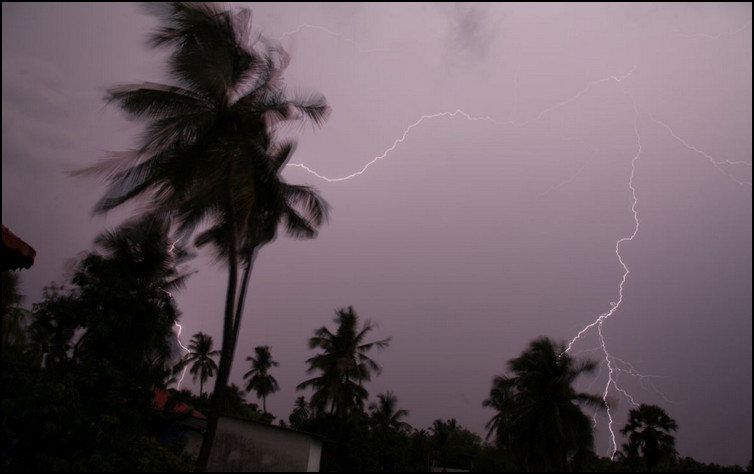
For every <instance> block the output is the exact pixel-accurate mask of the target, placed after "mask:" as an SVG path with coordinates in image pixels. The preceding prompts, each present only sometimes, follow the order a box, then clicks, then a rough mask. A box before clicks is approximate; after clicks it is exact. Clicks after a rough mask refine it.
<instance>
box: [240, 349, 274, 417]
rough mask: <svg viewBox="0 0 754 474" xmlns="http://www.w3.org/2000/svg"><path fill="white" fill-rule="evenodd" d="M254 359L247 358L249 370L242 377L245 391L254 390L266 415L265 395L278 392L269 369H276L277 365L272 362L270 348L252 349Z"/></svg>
mask: <svg viewBox="0 0 754 474" xmlns="http://www.w3.org/2000/svg"><path fill="white" fill-rule="evenodd" d="M254 353H255V355H256V357H251V356H249V357H247V358H246V360H247V361H250V362H251V369H250V370H249V371H248V372H246V373H245V374H244V375H243V378H244V380H247V379H248V382H247V383H246V391H247V392H251V391H252V390H254V391H255V392H256V393H257V397H258V398H261V399H262V411H263V412H264V413H265V414H267V395H270V394H272V393H275V392H277V391H278V390H280V387H279V386H278V382H277V380H275V377H273V376H272V375H270V369H271V368H272V367H277V366H278V363H277V362H276V361H274V360H272V354H271V353H270V346H257V347H255V348H254Z"/></svg>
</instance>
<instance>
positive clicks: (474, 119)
mask: <svg viewBox="0 0 754 474" xmlns="http://www.w3.org/2000/svg"><path fill="white" fill-rule="evenodd" d="M459 115H460V116H461V117H463V118H465V119H466V120H470V121H472V122H478V121H487V122H493V123H496V124H498V125H504V124H506V123H512V122H499V121H497V120H495V119H493V118H492V117H472V116H471V115H469V114H467V113H466V112H464V111H463V110H460V109H459V110H456V111H455V112H440V113H436V114H432V115H422V116H421V117H420V118H419V120H417V121H416V122H414V123H412V124H411V125H409V126H408V127H406V129H405V130H404V132H403V135H401V137H400V138H397V139H396V140H395V141H394V142H393V144H392V145H391V146H390V147H388V149H387V150H385V151H384V152H383V153H382V154H381V155H379V156H376V157H374V158H373V159H372V160H371V161H369V162H368V163H367V164H365V165H364V166H363V167H362V168H361V169H360V170H359V171H356V172H354V173H351V174H349V175H346V176H342V177H340V178H328V177H327V176H323V175H321V174H319V173H317V172H316V171H314V170H313V169H311V168H309V167H308V166H306V165H305V164H303V163H289V164H287V165H286V166H293V167H297V168H303V169H305V170H306V171H308V172H309V173H311V174H313V175H314V176H316V177H317V178H319V179H322V180H325V181H329V182H331V183H332V182H338V181H346V180H348V179H351V178H355V177H356V176H360V175H362V174H364V172H365V171H366V170H367V169H369V167H370V166H372V165H373V164H375V163H376V162H378V161H380V160H382V159H384V158H385V157H387V155H388V154H390V153H391V152H392V151H393V150H395V149H396V148H397V147H398V145H400V144H401V143H403V142H404V141H406V138H407V137H408V135H409V133H410V132H411V130H413V129H414V128H416V127H418V126H419V125H421V123H422V122H424V121H425V120H432V119H437V118H442V117H456V116H459Z"/></svg>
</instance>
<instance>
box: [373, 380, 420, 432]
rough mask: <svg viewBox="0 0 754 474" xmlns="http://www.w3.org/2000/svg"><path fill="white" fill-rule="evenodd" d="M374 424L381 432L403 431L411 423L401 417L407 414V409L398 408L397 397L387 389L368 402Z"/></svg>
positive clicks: (409, 426)
mask: <svg viewBox="0 0 754 474" xmlns="http://www.w3.org/2000/svg"><path fill="white" fill-rule="evenodd" d="M369 411H370V413H371V415H372V422H373V424H374V426H375V427H376V428H377V429H378V430H380V431H382V432H404V431H408V430H409V429H410V428H411V425H409V424H408V423H406V422H405V421H401V419H402V418H405V417H407V416H408V410H403V409H400V410H399V409H398V397H396V396H395V394H394V393H393V392H391V391H390V390H388V391H387V392H385V393H380V394H378V395H377V401H376V402H372V403H370V404H369Z"/></svg>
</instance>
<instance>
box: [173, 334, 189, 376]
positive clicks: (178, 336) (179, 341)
mask: <svg viewBox="0 0 754 474" xmlns="http://www.w3.org/2000/svg"><path fill="white" fill-rule="evenodd" d="M173 324H175V326H176V327H177V328H178V333H177V334H176V335H175V340H176V341H178V345H179V346H181V349H183V350H184V351H186V353H189V352H191V351H190V350H189V349H188V347H186V346H184V345H183V343H182V342H181V331H183V327H182V326H181V325H180V324H178V321H173ZM186 370H188V366H186V367H184V368H183V372H181V378H180V379H179V380H178V383H177V384H176V387H177V388H178V390H180V389H181V384H182V383H183V378H184V377H185V376H186Z"/></svg>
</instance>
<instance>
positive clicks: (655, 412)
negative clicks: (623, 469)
mask: <svg viewBox="0 0 754 474" xmlns="http://www.w3.org/2000/svg"><path fill="white" fill-rule="evenodd" d="M677 429H678V424H677V423H676V422H675V420H674V419H672V418H671V417H670V416H668V414H667V413H665V410H663V409H662V408H660V407H658V406H657V405H647V404H641V405H639V406H638V407H637V408H633V409H631V411H629V412H628V423H626V426H624V427H623V429H621V430H620V432H621V433H623V434H624V435H627V436H628V443H627V444H626V445H624V450H626V451H627V454H628V456H627V457H629V458H630V457H632V455H633V456H635V455H637V454H638V453H639V452H640V451H641V454H642V457H643V458H644V462H646V464H647V471H649V472H651V471H652V469H654V468H655V467H656V466H657V464H659V462H660V460H661V459H662V457H663V456H670V457H673V456H675V452H676V451H675V437H674V436H673V435H672V434H671V432H673V431H676V430H677Z"/></svg>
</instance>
